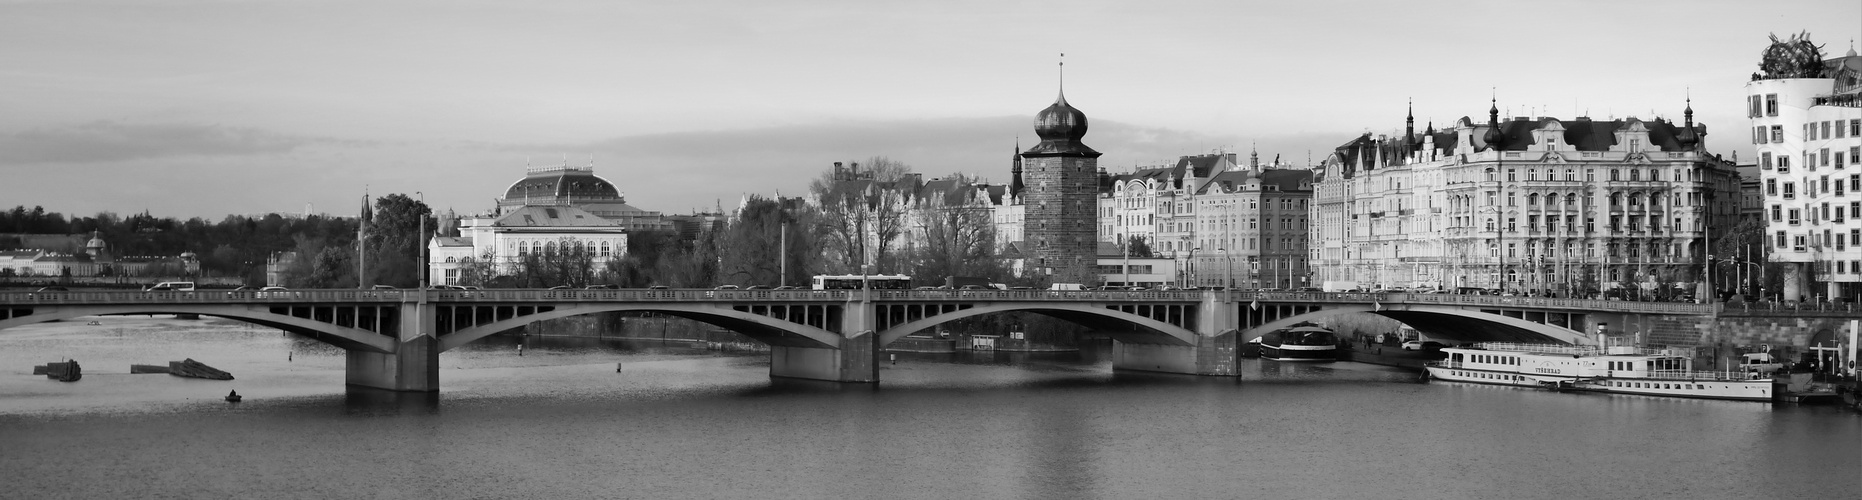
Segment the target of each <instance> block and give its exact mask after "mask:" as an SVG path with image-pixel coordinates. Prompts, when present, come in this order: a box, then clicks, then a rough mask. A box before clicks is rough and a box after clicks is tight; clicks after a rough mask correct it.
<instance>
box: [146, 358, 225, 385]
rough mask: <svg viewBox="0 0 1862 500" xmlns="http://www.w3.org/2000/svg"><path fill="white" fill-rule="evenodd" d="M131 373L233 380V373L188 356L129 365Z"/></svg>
mask: <svg viewBox="0 0 1862 500" xmlns="http://www.w3.org/2000/svg"><path fill="white" fill-rule="evenodd" d="M129 372H130V373H166V374H169V375H174V376H176V377H189V378H204V379H209V380H232V379H233V374H231V373H227V372H226V371H224V370H220V369H218V368H214V367H211V366H207V365H205V364H202V363H201V362H199V361H195V360H194V358H188V359H184V360H181V361H169V362H168V366H162V365H129Z"/></svg>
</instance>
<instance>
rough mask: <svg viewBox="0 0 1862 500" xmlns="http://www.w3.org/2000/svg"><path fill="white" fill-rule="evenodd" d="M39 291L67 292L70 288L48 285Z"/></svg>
mask: <svg viewBox="0 0 1862 500" xmlns="http://www.w3.org/2000/svg"><path fill="white" fill-rule="evenodd" d="M39 291H41V292H65V291H69V290H66V289H65V287H62V286H48V287H44V288H40V289H39Z"/></svg>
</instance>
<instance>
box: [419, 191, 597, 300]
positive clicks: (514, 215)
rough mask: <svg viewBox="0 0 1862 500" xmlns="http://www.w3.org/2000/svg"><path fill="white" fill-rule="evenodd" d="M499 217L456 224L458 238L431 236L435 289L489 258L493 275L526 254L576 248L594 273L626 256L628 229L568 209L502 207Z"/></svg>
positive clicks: (429, 246) (455, 280)
mask: <svg viewBox="0 0 1862 500" xmlns="http://www.w3.org/2000/svg"><path fill="white" fill-rule="evenodd" d="M503 210H504V213H502V214H500V215H494V216H485V217H468V218H463V219H461V220H460V221H459V236H458V237H447V236H441V237H435V238H433V240H432V241H429V242H428V243H427V249H428V250H427V251H428V255H429V259H428V262H429V267H430V269H431V273H432V274H431V276H432V280H433V283H434V284H436V285H456V284H459V281H460V278H461V277H462V276H461V270H462V269H463V268H466V267H469V266H470V265H471V263H472V262H474V261H479V260H482V259H486V258H490V259H492V262H494V263H495V264H494V267H493V272H494V273H496V274H500V275H502V274H509V273H511V272H512V271H513V270H514V266H515V265H516V263H517V262H519V261H520V260H522V259H523V258H524V257H525V256H527V255H530V254H538V253H542V254H550V253H556V252H558V251H559V249H560V248H564V247H569V248H579V249H582V250H583V251H584V252H587V253H588V254H589V255H590V256H592V257H593V264H594V266H595V269H602V268H604V267H605V266H606V265H607V263H608V262H610V261H614V260H618V259H621V258H623V257H625V256H626V255H627V228H626V227H625V225H624V223H623V222H621V221H616V220H612V219H608V218H604V217H601V216H598V215H595V214H593V213H590V212H588V211H585V210H582V209H579V208H575V207H573V206H523V207H504V208H503Z"/></svg>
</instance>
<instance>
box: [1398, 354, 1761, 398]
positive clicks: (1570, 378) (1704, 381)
mask: <svg viewBox="0 0 1862 500" xmlns="http://www.w3.org/2000/svg"><path fill="white" fill-rule="evenodd" d="M1442 352H1444V353H1446V354H1447V358H1445V359H1443V360H1441V361H1437V362H1434V363H1430V364H1429V365H1428V366H1427V369H1428V371H1429V376H1430V377H1432V378H1435V379H1438V380H1446V381H1454V382H1473V383H1480V384H1496V385H1512V386H1525V387H1544V388H1551V389H1560V390H1571V391H1586V392H1603V393H1612V394H1638V395H1645V396H1669V397H1682V398H1702V399H1732V400H1741V401H1771V400H1772V381H1771V379H1770V378H1767V377H1763V376H1762V375H1760V374H1759V373H1757V372H1753V371H1747V370H1738V371H1725V372H1718V371H1695V370H1693V367H1692V363H1693V360H1692V356H1689V355H1687V353H1685V352H1682V351H1680V350H1675V349H1645V348H1638V347H1631V346H1613V347H1607V348H1603V347H1597V346H1571V345H1549V344H1509V343H1484V344H1477V345H1475V346H1473V347H1451V348H1445V349H1442Z"/></svg>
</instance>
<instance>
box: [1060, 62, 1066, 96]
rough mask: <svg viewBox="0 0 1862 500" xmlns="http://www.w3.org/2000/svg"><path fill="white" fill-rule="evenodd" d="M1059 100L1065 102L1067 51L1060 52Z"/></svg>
mask: <svg viewBox="0 0 1862 500" xmlns="http://www.w3.org/2000/svg"><path fill="white" fill-rule="evenodd" d="M1060 102H1067V53H1066V52H1061V53H1060Z"/></svg>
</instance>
